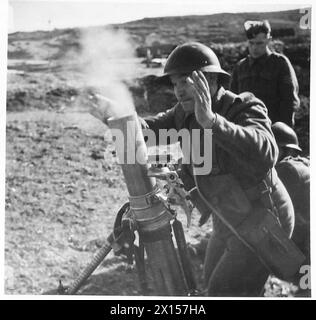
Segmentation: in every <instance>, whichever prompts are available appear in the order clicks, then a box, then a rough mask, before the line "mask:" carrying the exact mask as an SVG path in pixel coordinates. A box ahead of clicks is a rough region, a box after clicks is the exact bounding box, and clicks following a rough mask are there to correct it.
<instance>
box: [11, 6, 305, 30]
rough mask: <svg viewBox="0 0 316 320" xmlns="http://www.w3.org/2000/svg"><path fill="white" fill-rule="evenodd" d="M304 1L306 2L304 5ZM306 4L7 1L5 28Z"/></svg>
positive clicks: (78, 24) (103, 22) (81, 24)
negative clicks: (6, 25) (6, 22)
mask: <svg viewBox="0 0 316 320" xmlns="http://www.w3.org/2000/svg"><path fill="white" fill-rule="evenodd" d="M306 3H307V5H305V4H306ZM215 4H216V5H215ZM306 6H310V5H308V1H306V2H305V3H304V2H301V3H300V2H299V1H295V2H292V3H291V1H280V0H279V1H278V3H275V1H274V2H271V1H270V2H269V1H268V2H267V1H266V2H265V3H264V4H262V3H261V4H260V2H259V1H251V2H249V1H229V2H227V1H220V3H218V1H216V2H215V1H210V0H208V1H206V0H147V1H144V0H141V1H137V0H129V1H127V0H125V1H124V0H116V1H114V0H103V1H98V2H97V1H69V0H68V1H26V0H23V1H22V0H19V1H13V0H10V1H9V13H8V31H9V33H11V32H16V31H34V30H52V29H54V28H67V27H84V26H93V25H106V24H111V23H122V22H126V21H132V20H137V19H142V18H144V17H158V16H179V15H191V14H197V15H201V14H213V13H220V12H249V11H261V12H262V11H279V10H290V9H297V8H302V7H306Z"/></svg>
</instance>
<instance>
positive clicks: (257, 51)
mask: <svg viewBox="0 0 316 320" xmlns="http://www.w3.org/2000/svg"><path fill="white" fill-rule="evenodd" d="M269 41H270V35H267V34H265V33H263V32H261V33H258V34H257V35H256V36H255V37H254V38H253V39H249V40H248V50H249V54H250V56H251V57H252V58H254V59H256V58H259V57H261V56H262V55H264V54H265V53H266V52H267V50H268V44H269Z"/></svg>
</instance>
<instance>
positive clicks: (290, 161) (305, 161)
mask: <svg viewBox="0 0 316 320" xmlns="http://www.w3.org/2000/svg"><path fill="white" fill-rule="evenodd" d="M281 162H284V163H288V164H293V165H294V164H295V163H301V164H304V165H305V166H307V167H309V166H310V159H309V157H301V156H296V157H293V156H288V157H286V158H284V159H283V160H282V161H281Z"/></svg>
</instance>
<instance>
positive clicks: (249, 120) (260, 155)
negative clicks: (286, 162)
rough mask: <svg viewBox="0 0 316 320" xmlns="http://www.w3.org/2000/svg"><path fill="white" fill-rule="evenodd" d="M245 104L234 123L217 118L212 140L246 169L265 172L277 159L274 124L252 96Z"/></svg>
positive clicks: (262, 106)
mask: <svg viewBox="0 0 316 320" xmlns="http://www.w3.org/2000/svg"><path fill="white" fill-rule="evenodd" d="M244 100H248V101H243V102H241V103H242V105H241V106H242V107H243V108H242V109H241V112H239V113H238V114H237V115H236V116H235V117H234V119H233V121H229V120H227V119H226V118H225V117H224V116H221V115H219V114H217V117H216V121H215V123H214V124H213V126H212V132H213V138H214V139H215V141H216V142H217V143H218V144H219V145H220V146H221V148H222V149H224V150H225V151H226V152H227V153H229V154H231V156H232V157H233V159H235V161H236V162H238V163H240V164H241V165H242V166H243V167H245V168H249V170H251V169H252V170H253V171H258V170H259V171H260V172H266V171H267V170H268V169H270V168H271V167H273V166H274V165H275V163H276V161H277V158H278V147H277V144H276V141H275V139H274V136H273V133H272V130H271V121H270V119H269V118H268V115H267V109H266V107H265V105H264V104H263V103H262V102H261V101H260V100H259V99H255V98H254V96H253V95H252V94H250V93H249V94H248V97H246V99H244ZM239 103H240V102H239ZM239 106H240V105H239ZM233 107H234V106H233ZM233 107H232V108H233Z"/></svg>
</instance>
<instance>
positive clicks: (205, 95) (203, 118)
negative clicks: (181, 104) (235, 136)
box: [186, 71, 216, 128]
mask: <svg viewBox="0 0 316 320" xmlns="http://www.w3.org/2000/svg"><path fill="white" fill-rule="evenodd" d="M186 81H187V83H188V84H189V85H191V87H192V88H193V94H194V101H195V104H194V112H195V117H196V120H197V121H198V122H199V123H200V125H201V126H202V127H203V128H210V127H211V126H212V124H213V123H214V121H215V117H216V116H215V114H214V112H213V111H212V97H211V93H210V88H209V84H208V82H207V79H206V78H205V76H204V74H203V73H202V72H201V71H193V72H192V75H191V76H189V77H187V80H186Z"/></svg>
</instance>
